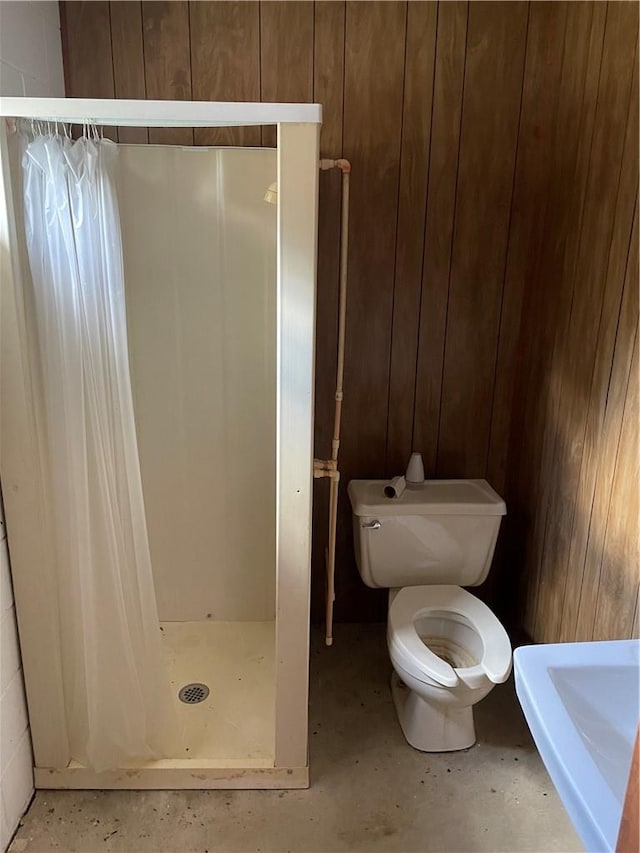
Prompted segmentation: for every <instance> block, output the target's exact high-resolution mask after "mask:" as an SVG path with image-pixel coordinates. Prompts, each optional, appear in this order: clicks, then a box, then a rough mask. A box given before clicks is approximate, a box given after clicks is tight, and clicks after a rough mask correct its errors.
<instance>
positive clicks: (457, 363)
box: [437, 3, 529, 477]
mask: <svg viewBox="0 0 640 853" xmlns="http://www.w3.org/2000/svg"><path fill="white" fill-rule="evenodd" d="M528 11H529V9H528V5H526V4H524V3H505V4H502V3H472V4H471V5H470V7H469V32H468V37H467V62H466V72H465V85H464V97H463V104H462V129H461V141H460V163H459V171H458V187H457V194H456V219H455V230H454V238H453V253H452V258H451V273H450V276H451V284H450V291H449V309H448V315H447V329H446V343H445V355H444V368H443V377H442V405H441V410H440V432H439V439H438V457H437V472H438V474H439V475H440V476H465V477H481V476H483V475H484V473H485V466H486V460H487V448H488V443H489V429H490V421H491V404H492V389H493V381H494V374H495V362H496V353H497V344H498V329H499V322H500V302H501V296H502V284H503V280H504V266H505V258H506V248H507V235H508V229H509V215H510V207H511V194H512V186H513V175H514V164H515V154H516V142H517V134H518V120H519V114H520V101H521V97H522V73H523V67H524V52H525V39H526V32H527V17H528ZM480 176H481V177H480ZM470 424H473V428H471V429H470V427H469V425H470Z"/></svg>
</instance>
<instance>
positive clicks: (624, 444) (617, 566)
mask: <svg viewBox="0 0 640 853" xmlns="http://www.w3.org/2000/svg"><path fill="white" fill-rule="evenodd" d="M637 379H638V338H637V336H636V342H635V348H634V358H633V362H632V365H631V381H630V382H629V385H628V388H627V399H626V404H625V408H624V419H623V425H622V434H621V436H620V447H619V449H618V458H617V460H616V469H615V477H614V481H613V490H612V495H611V504H610V506H609V515H608V517H607V524H606V531H605V533H604V548H603V555H602V568H601V572H600V582H599V584H598V598H597V602H596V613H595V621H594V626H593V632H592V638H596V639H602V640H615V639H618V638H619V637H625V636H630V635H631V632H632V630H633V618H634V610H635V602H636V595H637V590H638V565H639V560H638V557H639V554H638V523H637V522H638V517H639V511H640V500H639V495H640V489H639V488H638V483H640V464H639V459H638V437H639V435H638V422H639V420H640V419H639V418H638V381H637ZM629 519H634V520H635V523H633V524H630V523H629Z"/></svg>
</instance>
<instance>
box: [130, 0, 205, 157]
mask: <svg viewBox="0 0 640 853" xmlns="http://www.w3.org/2000/svg"><path fill="white" fill-rule="evenodd" d="M142 22H143V33H144V65H145V75H146V81H147V97H148V98H150V99H152V100H153V99H155V98H157V99H165V98H167V99H172V100H176V101H184V100H190V99H191V58H190V52H191V51H190V45H189V4H188V3H187V2H186V0H166V2H161V3H156V2H154V3H143V4H142ZM149 142H155V143H162V144H164V145H193V130H192V129H191V128H188V127H170V128H169V127H152V128H150V129H149Z"/></svg>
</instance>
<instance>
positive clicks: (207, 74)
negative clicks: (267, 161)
mask: <svg viewBox="0 0 640 853" xmlns="http://www.w3.org/2000/svg"><path fill="white" fill-rule="evenodd" d="M189 14H190V18H191V28H190V33H191V76H192V81H193V98H194V100H196V101H259V100H260V4H259V3H258V2H253V0H240V2H231V0H230V2H225V3H207V2H191V3H190V4H189ZM194 136H195V143H196V145H260V128H259V127H219V128H218V127H198V128H196V129H195V130H194Z"/></svg>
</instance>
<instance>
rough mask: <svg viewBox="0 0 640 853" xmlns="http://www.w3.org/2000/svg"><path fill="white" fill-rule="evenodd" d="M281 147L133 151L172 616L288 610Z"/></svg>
mask: <svg viewBox="0 0 640 853" xmlns="http://www.w3.org/2000/svg"><path fill="white" fill-rule="evenodd" d="M275 179H276V155H275V151H273V150H270V149H234V148H206V149H194V148H189V149H181V148H172V147H163V146H121V148H120V175H119V197H120V213H121V222H122V234H123V244H124V263H125V279H126V289H127V314H128V317H127V322H128V331H129V346H130V361H131V377H132V386H133V394H134V406H135V415H136V428H137V433H138V443H139V451H140V462H141V469H142V480H143V489H144V497H145V506H146V515H147V524H148V528H149V539H150V545H151V557H152V562H153V571H154V579H155V584H156V592H157V597H158V609H159V613H160V619H161V620H163V621H195V620H202V619H212V620H219V621H262V620H270V619H273V618H274V611H275V449H276V432H275V430H276V207H275V206H274V205H270V204H267V203H265V202H264V193H265V190H266V188H267V187H268V185H269V184H270V183H271V182H272V181H274V180H275Z"/></svg>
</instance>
